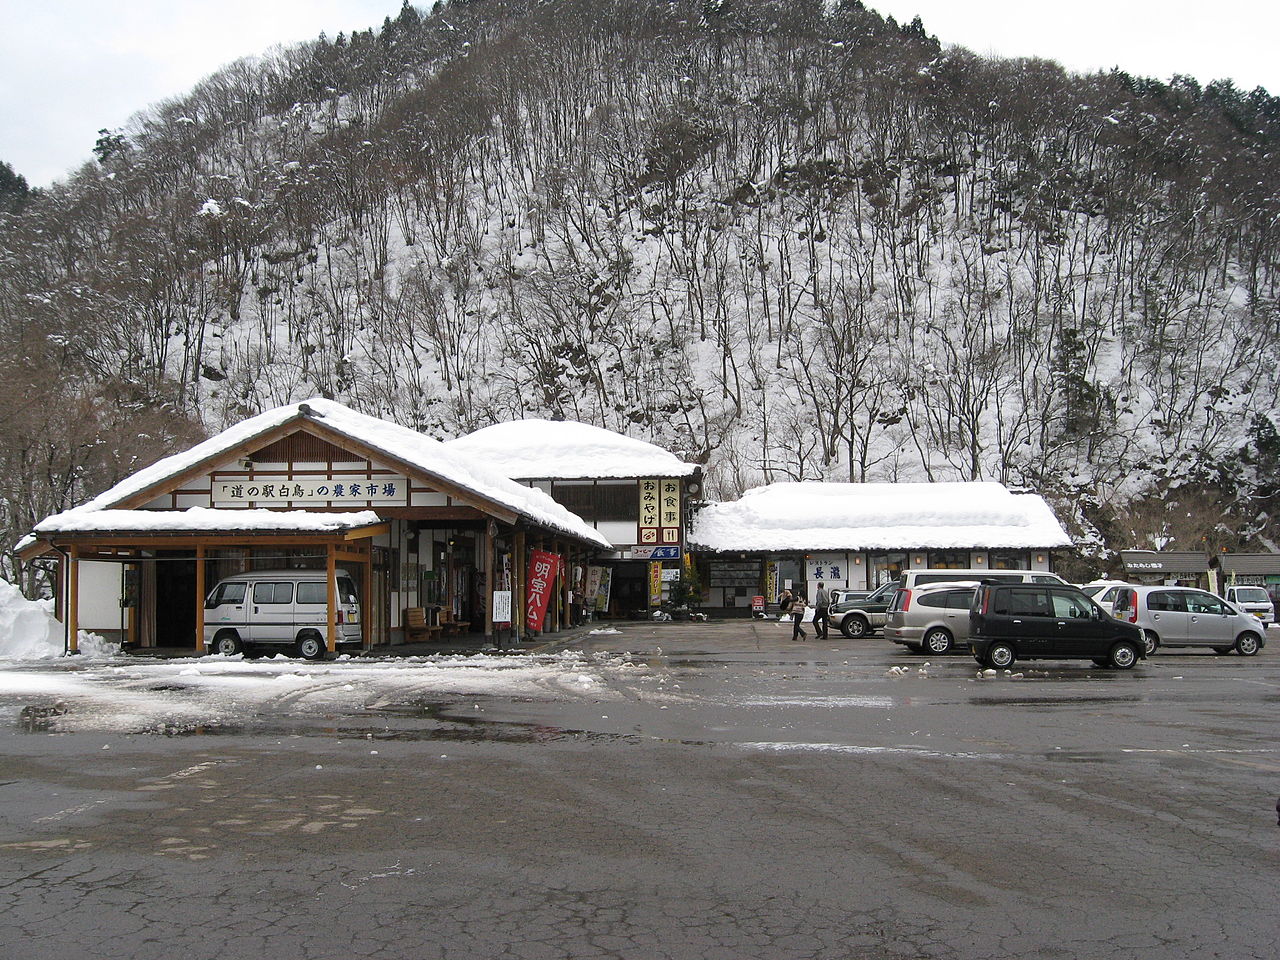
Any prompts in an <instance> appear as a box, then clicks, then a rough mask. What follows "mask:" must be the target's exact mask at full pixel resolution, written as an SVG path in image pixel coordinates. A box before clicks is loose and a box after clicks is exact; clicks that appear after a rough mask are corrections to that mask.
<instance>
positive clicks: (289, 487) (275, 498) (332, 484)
mask: <svg viewBox="0 0 1280 960" xmlns="http://www.w3.org/2000/svg"><path fill="white" fill-rule="evenodd" d="M408 491H409V481H408V480H407V479H406V478H405V477H378V478H376V479H369V478H368V477H325V478H323V479H318V480H317V479H305V480H273V479H267V478H262V479H254V480H231V481H218V482H217V483H215V484H214V485H213V503H214V506H234V505H236V504H250V503H252V504H257V505H259V506H264V505H265V506H278V505H282V504H287V503H292V504H333V505H334V506H337V505H339V504H353V505H356V506H362V507H363V506H378V505H383V506H389V505H395V504H398V505H401V506H403V505H404V504H407V503H408V502H409V501H408V499H407V497H408Z"/></svg>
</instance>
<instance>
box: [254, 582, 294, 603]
mask: <svg viewBox="0 0 1280 960" xmlns="http://www.w3.org/2000/svg"><path fill="white" fill-rule="evenodd" d="M292 599H293V584H292V583H265V582H264V583H255V584H254V585H253V602H254V603H288V602H289V601H291V600H292Z"/></svg>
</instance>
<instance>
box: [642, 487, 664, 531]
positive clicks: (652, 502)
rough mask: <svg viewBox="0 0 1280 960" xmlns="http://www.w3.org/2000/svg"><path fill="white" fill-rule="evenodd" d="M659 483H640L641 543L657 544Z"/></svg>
mask: <svg viewBox="0 0 1280 960" xmlns="http://www.w3.org/2000/svg"><path fill="white" fill-rule="evenodd" d="M658 495H659V489H658V481H657V480H641V481H640V542H641V543H657V542H658V528H659V527H660V526H661V524H660V523H659V518H660V510H659V508H658Z"/></svg>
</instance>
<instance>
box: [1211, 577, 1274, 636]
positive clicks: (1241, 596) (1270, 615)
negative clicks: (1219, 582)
mask: <svg viewBox="0 0 1280 960" xmlns="http://www.w3.org/2000/svg"><path fill="white" fill-rule="evenodd" d="M1222 599H1224V600H1226V601H1227V603H1234V604H1235V605H1236V606H1237V607H1239V608H1240V609H1241V610H1243V611H1244V612H1245V613H1251V614H1253V615H1254V616H1255V617H1257V618H1258V619H1259V620H1261V621H1262V625H1263V626H1264V627H1269V626H1271V624H1273V623H1274V622H1275V619H1276V608H1275V606H1274V605H1273V604H1272V603H1271V594H1269V593H1267V588H1266V587H1245V586H1230V587H1227V588H1226V589H1225V590H1223V591H1222Z"/></svg>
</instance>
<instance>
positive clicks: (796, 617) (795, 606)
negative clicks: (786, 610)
mask: <svg viewBox="0 0 1280 960" xmlns="http://www.w3.org/2000/svg"><path fill="white" fill-rule="evenodd" d="M804 608H805V600H804V594H803V593H797V594H796V596H795V599H794V600H792V601H791V622H792V624H794V626H792V628H791V639H792V640H804V639H805V638H806V637H807V636H808V634H806V633H805V632H804V627H803V626H802V624H801V621H802V620H804Z"/></svg>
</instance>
